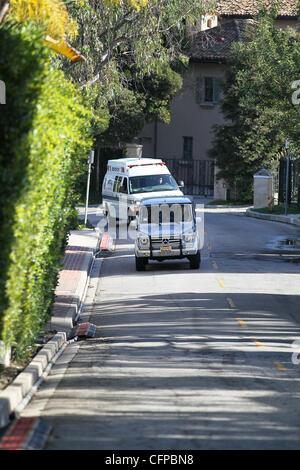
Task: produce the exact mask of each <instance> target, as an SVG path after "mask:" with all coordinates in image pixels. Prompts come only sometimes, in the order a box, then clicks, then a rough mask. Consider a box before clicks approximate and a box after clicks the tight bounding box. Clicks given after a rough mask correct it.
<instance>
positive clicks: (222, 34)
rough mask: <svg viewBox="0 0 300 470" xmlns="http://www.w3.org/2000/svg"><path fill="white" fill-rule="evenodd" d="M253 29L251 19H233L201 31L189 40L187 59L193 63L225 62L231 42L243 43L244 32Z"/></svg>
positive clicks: (253, 25)
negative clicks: (190, 42)
mask: <svg viewBox="0 0 300 470" xmlns="http://www.w3.org/2000/svg"><path fill="white" fill-rule="evenodd" d="M254 27H255V22H254V20H252V19H244V20H243V19H235V20H232V21H229V22H227V23H224V24H222V25H220V26H216V27H215V28H211V29H208V30H206V31H201V32H198V33H196V34H194V35H193V36H192V38H191V40H192V44H191V47H190V48H189V51H188V54H187V55H188V57H189V59H190V60H191V61H195V62H226V59H227V57H228V54H229V50H230V48H231V45H232V43H233V42H236V41H245V40H246V38H247V35H246V31H247V30H249V29H250V28H254Z"/></svg>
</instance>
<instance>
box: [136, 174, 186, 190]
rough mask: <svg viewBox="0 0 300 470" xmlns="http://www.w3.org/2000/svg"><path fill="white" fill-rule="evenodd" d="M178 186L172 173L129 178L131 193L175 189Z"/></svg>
mask: <svg viewBox="0 0 300 470" xmlns="http://www.w3.org/2000/svg"><path fill="white" fill-rule="evenodd" d="M177 189H178V186H177V183H176V181H175V180H174V178H173V176H172V175H146V176H133V177H131V178H130V179H129V190H130V193H131V194H136V193H150V192H154V191H174V190H177Z"/></svg>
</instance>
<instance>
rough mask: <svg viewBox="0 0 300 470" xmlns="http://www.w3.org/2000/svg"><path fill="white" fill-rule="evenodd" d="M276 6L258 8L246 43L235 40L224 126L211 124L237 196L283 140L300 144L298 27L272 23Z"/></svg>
mask: <svg viewBox="0 0 300 470" xmlns="http://www.w3.org/2000/svg"><path fill="white" fill-rule="evenodd" d="M276 16H277V10H276V5H275V7H273V8H272V9H271V11H266V9H265V8H263V9H262V10H261V11H260V13H259V15H258V17H257V18H256V20H255V22H254V24H253V25H252V26H251V27H250V28H248V32H247V35H248V36H247V41H246V42H239V43H235V44H234V45H233V47H232V51H231V54H230V59H229V63H228V66H229V67H228V72H227V75H226V78H225V81H224V84H223V101H222V112H223V115H224V118H225V124H223V125H220V126H216V127H215V135H214V141H213V145H212V148H211V150H210V152H209V156H210V157H211V158H215V159H216V162H217V166H218V168H220V172H219V174H218V176H219V177H223V178H225V179H226V180H227V181H228V182H229V183H230V184H231V185H232V186H233V185H236V184H237V185H238V190H239V193H240V196H241V197H249V196H250V190H251V183H252V178H253V174H254V173H255V172H256V171H257V170H259V169H261V168H266V169H269V170H272V169H273V168H274V166H277V164H278V158H279V154H280V152H281V151H282V150H283V148H284V143H285V140H286V139H287V138H290V139H291V140H292V141H293V146H294V150H295V149H296V148H299V147H300V141H299V120H298V109H297V106H294V105H293V103H292V100H291V98H292V87H291V84H292V82H293V81H294V80H296V79H297V78H298V77H300V41H299V33H298V32H297V31H292V30H287V31H282V30H280V29H278V28H276V26H275V22H274V19H275V17H276ZM298 108H299V106H298Z"/></svg>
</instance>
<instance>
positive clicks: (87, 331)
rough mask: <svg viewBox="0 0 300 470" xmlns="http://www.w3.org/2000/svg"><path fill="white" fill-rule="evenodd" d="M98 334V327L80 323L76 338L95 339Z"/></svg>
mask: <svg viewBox="0 0 300 470" xmlns="http://www.w3.org/2000/svg"><path fill="white" fill-rule="evenodd" d="M95 332H96V325H93V324H92V323H89V322H86V323H80V324H79V325H78V327H77V329H76V332H75V336H87V337H93V336H94V335H95Z"/></svg>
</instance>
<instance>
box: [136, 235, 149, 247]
mask: <svg viewBox="0 0 300 470" xmlns="http://www.w3.org/2000/svg"><path fill="white" fill-rule="evenodd" d="M137 242H138V246H139V248H142V249H145V248H149V245H150V243H149V237H148V236H147V235H142V236H139V237H138V239H137Z"/></svg>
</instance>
